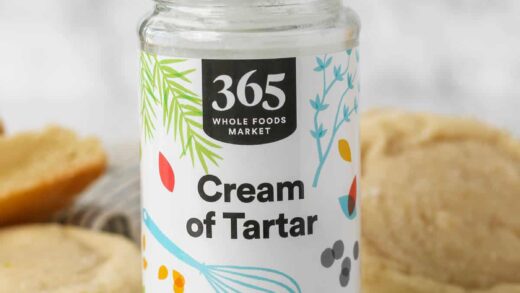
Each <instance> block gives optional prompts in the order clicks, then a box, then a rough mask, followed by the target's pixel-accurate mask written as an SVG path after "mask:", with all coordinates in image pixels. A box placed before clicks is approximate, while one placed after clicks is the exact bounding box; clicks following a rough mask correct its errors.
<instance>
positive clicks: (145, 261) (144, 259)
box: [143, 257, 148, 270]
mask: <svg viewBox="0 0 520 293" xmlns="http://www.w3.org/2000/svg"><path fill="white" fill-rule="evenodd" d="M147 268H148V261H147V260H146V258H144V257H143V269H145V270H146V269H147Z"/></svg>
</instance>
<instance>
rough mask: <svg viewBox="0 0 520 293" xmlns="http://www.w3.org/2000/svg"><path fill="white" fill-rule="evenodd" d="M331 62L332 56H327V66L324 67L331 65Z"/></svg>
mask: <svg viewBox="0 0 520 293" xmlns="http://www.w3.org/2000/svg"><path fill="white" fill-rule="evenodd" d="M331 63H332V57H329V58H327V61H325V66H324V68H323V69H326V68H327V67H329V66H330V64H331Z"/></svg>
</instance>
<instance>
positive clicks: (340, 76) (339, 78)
mask: <svg viewBox="0 0 520 293" xmlns="http://www.w3.org/2000/svg"><path fill="white" fill-rule="evenodd" d="M343 75H344V74H343V73H342V72H341V65H340V66H335V65H334V78H335V79H336V80H337V81H343V79H344V78H343Z"/></svg>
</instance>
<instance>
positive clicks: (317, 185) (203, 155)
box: [139, 0, 360, 293]
mask: <svg viewBox="0 0 520 293" xmlns="http://www.w3.org/2000/svg"><path fill="white" fill-rule="evenodd" d="M359 27H360V25H359V19H358V17H357V15H356V14H355V12H353V10H351V9H349V8H346V7H344V6H343V5H342V3H341V1H339V0H247V1H244V0H162V1H156V5H155V10H154V12H153V13H152V14H151V15H150V16H149V17H147V18H146V19H145V20H144V21H143V23H142V25H141V27H140V37H141V49H142V52H141V55H140V59H141V60H140V61H141V68H140V76H141V88H140V109H139V111H140V116H141V136H142V142H141V180H142V205H143V209H142V215H143V229H142V231H143V232H142V233H143V247H142V248H143V264H144V265H143V280H144V287H145V289H146V292H166V291H168V290H169V291H171V290H172V288H173V291H174V292H184V290H186V292H330V293H334V292H351V293H354V292H360V271H359V267H360V260H359V253H360V252H359V250H360V245H359V238H360V225H359V198H358V185H357V181H358V179H359V175H360V172H359V169H360V146H359V124H358V120H359V119H358V116H359V107H358V102H359V51H358V47H357V46H358V36H359Z"/></svg>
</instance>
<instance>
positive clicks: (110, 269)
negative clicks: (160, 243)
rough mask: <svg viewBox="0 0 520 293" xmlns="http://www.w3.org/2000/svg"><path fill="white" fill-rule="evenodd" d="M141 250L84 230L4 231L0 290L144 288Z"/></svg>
mask: <svg viewBox="0 0 520 293" xmlns="http://www.w3.org/2000/svg"><path fill="white" fill-rule="evenodd" d="M141 288H142V287H141V282H140V256H139V250H138V248H136V247H135V246H134V245H133V244H132V243H131V242H129V241H127V240H126V239H124V238H122V237H119V236H115V235H109V234H105V233H98V232H93V231H88V230H83V229H80V228H72V227H62V226H58V225H52V224H49V225H30V226H20V227H13V228H5V229H2V230H0V292H17V293H26V292H27V293H29V292H30V293H34V292H39V293H51V292H52V293H70V292H84V293H112V292H113V293H116V292H117V293H120V292H125V293H126V292H128V293H134V292H141V290H142V289H141Z"/></svg>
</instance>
